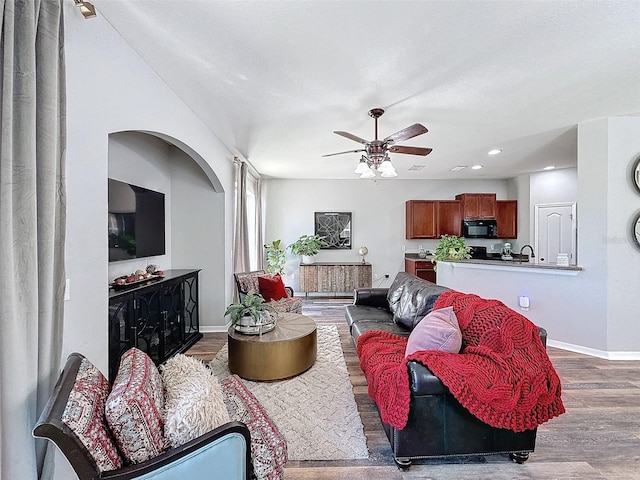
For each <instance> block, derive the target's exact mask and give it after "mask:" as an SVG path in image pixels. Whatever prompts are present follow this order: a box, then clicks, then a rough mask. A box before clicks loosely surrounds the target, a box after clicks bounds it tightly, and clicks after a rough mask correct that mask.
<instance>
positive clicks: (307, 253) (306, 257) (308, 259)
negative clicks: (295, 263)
mask: <svg viewBox="0 0 640 480" xmlns="http://www.w3.org/2000/svg"><path fill="white" fill-rule="evenodd" d="M326 245H328V243H327V242H325V241H324V239H323V238H322V237H321V236H320V235H302V236H301V237H300V238H299V239H298V240H296V241H295V242H293V243H292V244H291V245H289V248H290V249H291V253H293V254H294V255H302V263H305V264H309V263H313V256H314V255H317V254H318V252H319V251H320V248H321V247H324V246H326Z"/></svg>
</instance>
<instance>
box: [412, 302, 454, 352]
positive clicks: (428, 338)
mask: <svg viewBox="0 0 640 480" xmlns="http://www.w3.org/2000/svg"><path fill="white" fill-rule="evenodd" d="M461 347H462V333H460V327H459V326H458V319H457V318H456V314H455V313H454V312H453V307H446V308H441V309H439V310H433V311H432V312H431V313H429V314H428V315H427V316H425V317H424V318H423V319H422V320H421V321H420V322H419V323H418V325H416V326H415V328H414V329H413V330H412V331H411V335H409V340H408V341H407V348H406V350H405V357H406V356H409V355H411V354H412V353H414V352H417V351H419V350H439V351H442V352H449V353H458V352H459V351H460V348H461Z"/></svg>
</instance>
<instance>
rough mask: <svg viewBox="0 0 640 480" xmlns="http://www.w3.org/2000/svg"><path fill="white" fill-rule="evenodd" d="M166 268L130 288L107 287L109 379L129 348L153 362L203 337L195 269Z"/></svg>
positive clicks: (157, 362) (160, 360) (112, 378)
mask: <svg viewBox="0 0 640 480" xmlns="http://www.w3.org/2000/svg"><path fill="white" fill-rule="evenodd" d="M199 271H200V270H167V271H165V273H164V276H163V277H162V278H154V279H151V280H149V282H145V283H144V284H140V285H136V286H133V287H131V288H126V289H119V290H109V381H110V382H113V380H114V379H115V376H116V374H117V373H118V366H119V365H120V358H121V357H122V355H123V354H124V352H126V351H127V350H128V349H129V348H131V347H136V348H139V349H140V350H142V351H144V352H145V353H147V355H149V356H150V357H151V358H152V359H153V361H154V362H155V364H156V365H159V364H161V363H162V362H164V361H165V360H166V359H168V358H169V357H172V356H173V355H175V354H176V353H182V352H184V351H186V350H187V349H189V348H190V347H191V346H192V345H193V344H194V343H196V342H197V341H198V340H200V339H201V338H202V334H201V333H200V326H199V319H198V272H199Z"/></svg>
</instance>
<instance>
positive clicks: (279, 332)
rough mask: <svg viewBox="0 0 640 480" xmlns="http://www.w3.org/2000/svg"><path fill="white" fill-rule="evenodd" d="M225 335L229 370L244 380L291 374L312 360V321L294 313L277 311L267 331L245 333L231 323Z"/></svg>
mask: <svg viewBox="0 0 640 480" xmlns="http://www.w3.org/2000/svg"><path fill="white" fill-rule="evenodd" d="M227 337H228V341H229V370H231V373H235V374H237V375H239V376H240V377H242V378H246V379H247V380H260V381H267V380H282V379H284V378H289V377H295V376H296V375H299V374H301V373H302V372H304V371H305V370H308V369H309V368H311V366H312V365H313V364H314V363H315V361H316V354H317V331H316V323H315V322H314V321H313V319H311V318H309V317H306V316H304V315H300V314H298V313H283V314H280V318H279V320H278V323H277V324H276V328H275V329H273V330H272V331H270V332H268V333H264V334H262V335H245V334H242V333H238V332H236V331H235V329H234V328H233V326H231V327H229V330H228V332H227Z"/></svg>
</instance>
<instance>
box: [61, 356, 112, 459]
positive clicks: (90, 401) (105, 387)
mask: <svg viewBox="0 0 640 480" xmlns="http://www.w3.org/2000/svg"><path fill="white" fill-rule="evenodd" d="M110 389H111V387H110V386H109V382H108V381H107V379H106V378H105V377H104V375H102V373H101V372H100V370H98V369H97V368H96V367H95V366H94V365H93V364H92V363H91V362H90V361H89V360H87V359H86V358H84V359H82V362H81V363H80V368H79V369H78V373H77V375H76V380H75V383H74V385H73V389H72V390H71V393H69V400H68V401H67V405H66V406H65V408H64V412H63V413H62V417H61V420H62V421H63V422H64V424H65V425H67V427H69V428H70V429H71V430H72V431H73V433H75V434H76V436H77V437H78V438H79V439H80V441H81V442H82V444H83V445H84V446H85V447H86V448H87V450H88V451H89V454H90V455H91V456H92V457H93V459H94V460H95V462H96V465H97V467H98V470H100V471H101V472H106V471H108V470H116V469H118V468H120V467H121V466H122V458H121V457H120V454H119V453H118V448H117V447H116V444H115V443H114V441H113V438H112V437H111V432H110V431H109V427H108V426H107V423H106V421H105V418H104V406H105V403H106V401H107V396H108V395H109V391H110Z"/></svg>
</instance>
